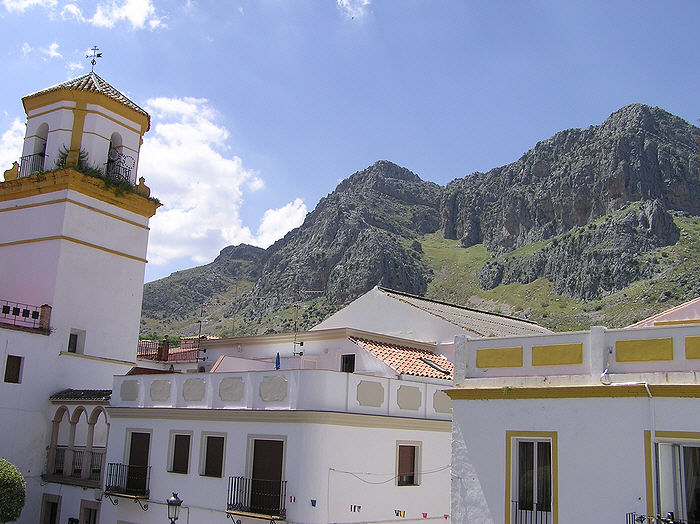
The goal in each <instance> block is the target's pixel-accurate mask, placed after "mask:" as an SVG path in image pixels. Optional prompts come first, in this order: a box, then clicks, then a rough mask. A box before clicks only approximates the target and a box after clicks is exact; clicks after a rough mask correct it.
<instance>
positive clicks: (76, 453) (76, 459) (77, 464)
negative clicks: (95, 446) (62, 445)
mask: <svg viewBox="0 0 700 524" xmlns="http://www.w3.org/2000/svg"><path fill="white" fill-rule="evenodd" d="M84 457H85V450H84V449H76V448H73V465H72V467H71V470H70V476H71V477H75V478H80V477H82V476H83V458H84Z"/></svg>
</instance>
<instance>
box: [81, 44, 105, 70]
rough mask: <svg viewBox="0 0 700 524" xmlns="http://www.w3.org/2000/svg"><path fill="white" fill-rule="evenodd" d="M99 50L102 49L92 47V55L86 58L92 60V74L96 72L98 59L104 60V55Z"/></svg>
mask: <svg viewBox="0 0 700 524" xmlns="http://www.w3.org/2000/svg"><path fill="white" fill-rule="evenodd" d="M99 50H100V48H99V47H97V46H96V45H95V46H92V48H91V49H90V51H92V55H85V58H90V59H91V60H90V63H91V64H92V72H93V73H94V72H95V64H96V63H97V59H98V58H102V53H98V51H99Z"/></svg>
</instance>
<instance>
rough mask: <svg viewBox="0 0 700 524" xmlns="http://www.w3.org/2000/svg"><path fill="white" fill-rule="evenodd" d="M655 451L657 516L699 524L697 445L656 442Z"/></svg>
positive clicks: (699, 449)
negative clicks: (668, 515)
mask: <svg viewBox="0 0 700 524" xmlns="http://www.w3.org/2000/svg"><path fill="white" fill-rule="evenodd" d="M655 448H656V453H655V455H656V498H657V501H658V512H659V513H661V514H662V515H667V514H668V513H673V517H674V519H677V520H680V521H683V522H687V523H688V524H698V523H700V441H699V442H657V443H656V445H655Z"/></svg>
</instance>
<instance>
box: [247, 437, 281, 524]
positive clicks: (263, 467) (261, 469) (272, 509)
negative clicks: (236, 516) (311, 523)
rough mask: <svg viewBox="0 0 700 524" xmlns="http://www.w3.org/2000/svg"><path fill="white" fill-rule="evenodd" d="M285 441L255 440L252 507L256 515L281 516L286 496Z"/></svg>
mask: <svg viewBox="0 0 700 524" xmlns="http://www.w3.org/2000/svg"><path fill="white" fill-rule="evenodd" d="M283 461H284V441H283V440H265V439H255V440H253V460H252V463H253V467H252V473H251V477H252V482H251V484H252V485H251V492H250V507H251V510H252V511H253V512H255V513H262V514H265V515H279V514H280V510H281V508H283V507H284V505H283V500H282V499H283V497H284V496H285V493H284V490H283V487H282V484H283V480H282V469H283Z"/></svg>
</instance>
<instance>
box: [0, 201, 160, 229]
mask: <svg viewBox="0 0 700 524" xmlns="http://www.w3.org/2000/svg"><path fill="white" fill-rule="evenodd" d="M62 202H69V203H71V204H75V205H76V206H80V207H84V208H85V209H89V210H90V211H94V212H95V213H100V214H101V215H105V216H108V217H110V218H114V219H116V220H121V221H122V222H126V223H127V224H131V225H132V226H136V227H140V228H141V229H145V230H146V231H149V230H150V229H151V228H150V227H148V226H144V225H143V224H139V223H138V222H134V221H133V220H128V219H126V218H123V217H120V216H119V215H115V214H113V213H108V212H107V211H102V210H101V209H97V208H96V207H93V206H89V205H87V204H83V203H82V202H78V201H77V200H73V199H72V198H58V199H56V200H47V201H46V202H36V203H34V204H25V205H23V206H14V207H5V208H0V213H2V212H3V211H18V210H20V209H27V208H32V207H39V206H48V205H51V204H60V203H62Z"/></svg>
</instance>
